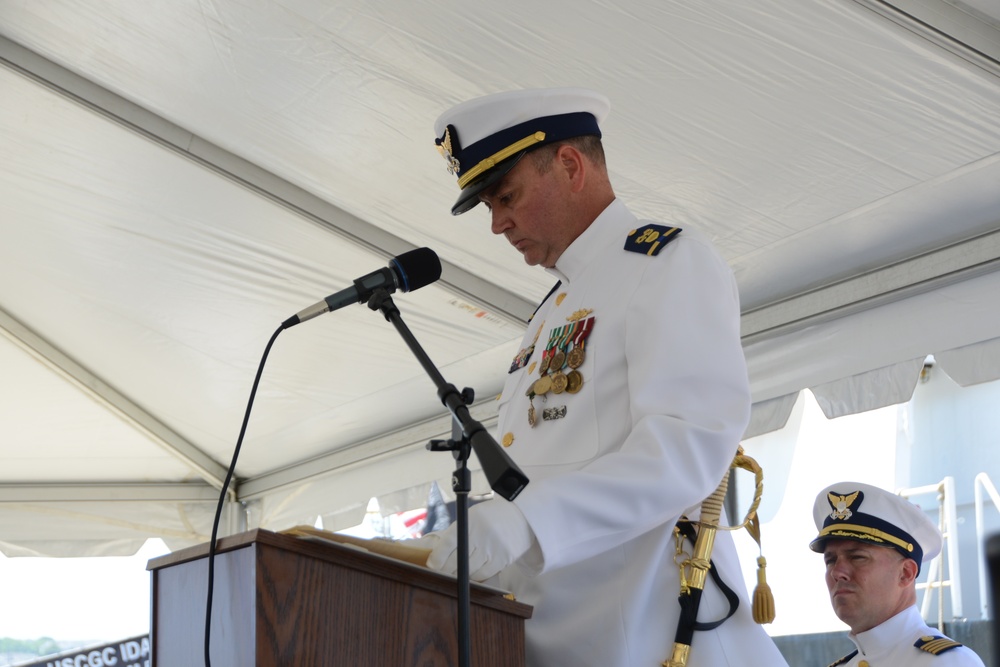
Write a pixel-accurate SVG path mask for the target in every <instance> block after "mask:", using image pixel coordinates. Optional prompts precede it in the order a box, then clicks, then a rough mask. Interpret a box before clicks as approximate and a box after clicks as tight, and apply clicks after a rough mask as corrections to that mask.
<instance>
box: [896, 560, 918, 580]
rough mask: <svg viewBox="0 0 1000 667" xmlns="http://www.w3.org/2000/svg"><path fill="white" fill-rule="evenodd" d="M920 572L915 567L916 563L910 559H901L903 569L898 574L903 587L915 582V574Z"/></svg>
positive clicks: (916, 566)
mask: <svg viewBox="0 0 1000 667" xmlns="http://www.w3.org/2000/svg"><path fill="white" fill-rule="evenodd" d="M919 571H920V566H919V565H917V561H915V560H913V559H912V558H904V559H903V569H902V571H901V572H900V575H899V577H900V582H901V583H903V584H905V585H910V584H912V583H913V582H915V581H916V580H917V574H918V573H919Z"/></svg>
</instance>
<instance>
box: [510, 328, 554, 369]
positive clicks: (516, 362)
mask: <svg viewBox="0 0 1000 667" xmlns="http://www.w3.org/2000/svg"><path fill="white" fill-rule="evenodd" d="M544 326H545V322H542V323H541V324H539V325H538V330H537V331H535V338H534V340H532V341H531V345H529V346H528V347H526V348H524V349H522V350H519V351H518V353H517V354H516V355H515V356H514V359H513V361H511V362H510V369H509V370H508V371H507V374H508V375H510V374H511V373H514V372H516V371H519V370H521V369H522V368H524V367H525V365H527V363H528V360H530V359H531V355H532V354H534V352H535V343H537V342H538V336H539V335H540V334H541V333H542V327H544Z"/></svg>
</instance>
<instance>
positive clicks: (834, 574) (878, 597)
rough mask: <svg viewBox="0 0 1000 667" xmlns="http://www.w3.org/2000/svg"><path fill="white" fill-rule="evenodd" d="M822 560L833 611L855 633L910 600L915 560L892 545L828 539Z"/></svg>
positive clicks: (875, 623)
mask: <svg viewBox="0 0 1000 667" xmlns="http://www.w3.org/2000/svg"><path fill="white" fill-rule="evenodd" d="M823 560H824V562H825V563H826V587H827V589H828V590H829V591H830V603H831V604H832V605H833V611H834V612H835V613H836V614H837V618H839V619H840V620H842V621H843V622H844V623H846V624H847V625H849V626H850V628H851V631H852V632H853V633H854V634H858V633H859V632H865V631H866V630H870V629H872V628H873V627H875V626H876V625H879V624H881V623H882V622H884V621H886V620H888V619H890V618H892V617H893V616H895V615H896V614H898V613H899V612H901V611H903V610H904V609H906V608H907V607H909V606H910V605H911V604H913V600H914V599H915V598H914V597H913V596H914V593H913V580H914V579H915V578H916V571H917V564H916V563H915V562H914V561H912V560H910V559H909V558H904V557H903V555H902V554H900V553H899V552H897V551H896V550H895V549H890V548H888V547H878V546H872V545H868V544H864V543H861V542H855V541H853V540H828V541H827V542H826V546H825V548H824V550H823Z"/></svg>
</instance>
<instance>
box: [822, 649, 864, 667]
mask: <svg viewBox="0 0 1000 667" xmlns="http://www.w3.org/2000/svg"><path fill="white" fill-rule="evenodd" d="M857 654H858V651H857V649H855V650H853V651H851V652H850V653H848V654H847V655H845V656H844V657H843V658H841V659H840V660H837V661H836V662H831V663H830V665H829V667H837V665H843V664H844V663H845V662H849V661H850V659H851V658H853V657H854V656H856V655H857Z"/></svg>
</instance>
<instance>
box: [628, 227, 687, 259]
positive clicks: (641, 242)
mask: <svg viewBox="0 0 1000 667" xmlns="http://www.w3.org/2000/svg"><path fill="white" fill-rule="evenodd" d="M681 231H682V230H681V228H680V227H667V226H665V225H644V226H642V227H639V228H637V229H633V230H632V231H630V232H629V233H628V236H627V237H625V249H626V250H628V251H629V252H638V253H642V254H643V255H649V256H651V257H655V256H656V255H657V254H659V252H660V251H661V250H663V248H664V247H665V246H666V245H667V244H668V243H670V242H671V241H673V240H674V239H675V238H677V235H678V234H680V233H681Z"/></svg>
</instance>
